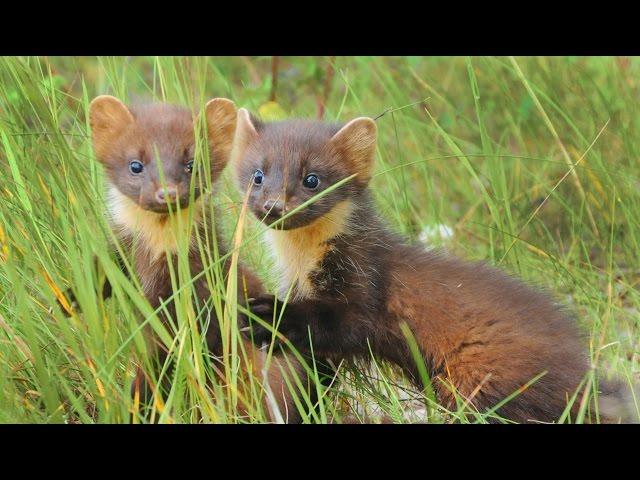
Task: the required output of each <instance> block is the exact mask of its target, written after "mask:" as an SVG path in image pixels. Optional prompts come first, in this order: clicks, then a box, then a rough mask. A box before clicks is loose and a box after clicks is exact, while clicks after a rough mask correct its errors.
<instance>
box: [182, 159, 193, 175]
mask: <svg viewBox="0 0 640 480" xmlns="http://www.w3.org/2000/svg"><path fill="white" fill-rule="evenodd" d="M184 168H185V170H186V171H187V173H191V172H193V160H189V161H188V162H187V165H186V166H185V167H184Z"/></svg>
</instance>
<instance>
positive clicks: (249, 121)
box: [233, 109, 616, 422]
mask: <svg viewBox="0 0 640 480" xmlns="http://www.w3.org/2000/svg"><path fill="white" fill-rule="evenodd" d="M376 137H377V127H376V124H375V122H374V121H373V120H372V119H370V118H366V117H361V118H356V119H355V120H352V121H350V122H348V123H346V124H337V123H323V122H318V121H308V120H287V121H280V122H273V123H265V122H262V121H259V120H258V119H256V118H255V117H253V116H252V115H250V114H249V112H248V111H247V110H245V109H240V110H239V114H238V127H237V131H236V147H235V148H236V150H235V153H234V159H233V163H234V172H235V176H236V182H237V185H238V187H239V189H240V190H241V191H243V192H247V189H250V192H249V193H248V207H249V208H250V209H251V211H252V212H253V214H254V215H255V216H256V217H257V218H258V219H259V220H261V221H263V222H264V223H266V224H269V225H272V227H273V228H270V229H269V230H268V231H267V238H268V241H269V245H270V247H271V249H272V251H273V252H274V253H275V257H276V259H277V262H278V264H279V267H280V270H281V283H280V292H279V295H278V297H279V299H284V298H285V297H286V296H287V294H289V299H288V302H287V303H286V304H285V305H284V309H283V311H282V313H281V311H280V309H281V307H282V306H283V305H282V304H280V305H278V304H277V301H274V297H273V296H272V295H266V294H265V295H262V296H260V297H259V298H256V299H255V301H253V302H252V305H251V310H252V312H253V313H254V314H256V315H257V316H258V317H259V318H261V319H262V320H263V321H264V322H266V323H268V324H270V325H271V324H272V323H273V321H274V319H275V320H276V321H279V323H277V330H278V332H279V333H280V334H281V335H282V336H284V337H286V338H287V339H288V340H289V341H290V342H291V343H292V344H293V345H295V346H296V348H298V349H300V350H301V351H308V350H309V349H310V348H313V351H314V353H315V355H316V356H318V357H319V358H321V357H325V358H327V357H328V358H333V359H337V360H340V359H353V358H357V357H360V358H368V357H370V349H371V351H372V352H373V354H374V355H375V356H376V357H378V358H382V359H386V360H388V361H391V362H392V363H395V364H397V365H398V366H400V367H401V368H402V369H403V370H404V372H405V373H406V374H407V376H408V377H409V378H410V379H411V380H413V381H414V382H416V383H417V384H418V385H419V386H423V385H422V383H423V382H422V381H421V376H420V374H419V369H418V367H417V363H416V362H415V361H414V357H413V356H412V354H411V353H410V349H409V347H408V343H407V337H406V336H405V334H404V333H403V330H402V328H401V327H402V325H403V324H405V325H406V326H408V327H409V329H410V331H411V333H412V335H413V336H414V337H415V340H416V342H417V345H418V347H419V351H420V354H421V356H422V358H423V360H424V366H425V367H426V369H427V370H428V374H429V377H430V381H431V385H432V388H433V391H434V393H435V395H436V397H437V399H438V401H439V402H440V403H441V405H443V406H444V407H446V408H447V409H449V410H454V411H455V409H456V397H457V399H458V400H459V401H460V402H461V403H462V402H468V403H467V405H470V406H473V407H475V408H476V409H477V410H478V411H479V412H487V410H488V409H492V408H493V407H496V406H498V404H499V403H500V402H501V401H503V400H504V399H506V398H507V397H509V396H510V395H512V394H516V393H517V395H516V396H515V397H514V398H513V399H511V400H510V401H508V402H507V403H506V404H504V405H502V406H500V407H499V408H498V409H497V411H496V412H495V413H497V414H498V415H500V416H501V417H503V418H505V419H507V420H511V421H515V422H529V421H531V422H533V421H535V422H553V421H557V420H558V418H559V417H560V416H561V414H562V413H563V411H564V410H565V409H566V406H567V404H568V401H567V400H568V399H570V398H572V396H573V395H574V394H576V392H577V391H578V390H579V387H580V384H581V381H582V380H583V379H584V378H585V376H586V374H587V372H588V369H589V358H588V355H587V350H586V345H585V341H584V338H583V335H582V334H581V332H580V331H579V329H578V327H577V324H576V322H575V321H574V319H573V318H571V316H570V315H568V314H567V313H566V312H565V311H564V309H563V308H561V307H560V306H558V305H557V304H555V303H554V302H553V301H552V300H551V299H550V297H549V296H548V295H547V294H545V293H542V292H541V291H537V290H535V289H533V288H531V287H530V286H527V285H525V284H524V283H522V282H521V281H519V280H517V279H515V278H513V277H511V276H509V275H507V274H505V273H503V272H501V271H499V270H497V269H496V268H492V267H490V266H488V265H485V264H483V263H474V262H469V261H464V260H461V259H458V258H455V257H453V256H451V255H449V254H446V253H443V252H438V251H434V250H426V249H424V248H423V247H420V246H417V245H412V244H410V243H408V242H407V241H405V240H404V239H403V238H401V237H400V236H399V235H397V234H396V233H393V232H392V231H391V230H390V229H389V228H388V227H387V226H385V224H384V222H383V221H382V220H381V219H380V217H379V216H378V214H377V213H376V208H375V206H374V204H373V201H372V198H371V194H370V192H369V189H368V184H369V181H370V179H371V176H372V171H373V166H374V157H375V150H376ZM352 175H355V177H353V179H352V180H350V181H347V182H345V183H344V184H343V185H341V186H339V187H338V188H336V189H335V190H333V191H331V192H330V193H328V194H325V195H324V196H322V197H321V198H318V199H317V201H315V203H311V204H309V205H308V206H306V207H304V208H302V209H301V210H300V211H298V212H297V213H294V214H293V215H291V216H290V217H288V218H286V219H284V220H281V219H282V217H283V216H285V215H286V214H287V213H288V212H291V211H292V210H293V209H295V208H296V207H298V206H300V205H302V204H303V203H304V202H307V201H309V200H310V199H312V197H314V196H315V195H317V194H320V193H321V192H323V191H324V190H326V189H327V188H328V187H330V186H332V185H335V184H336V183H337V182H338V181H341V180H344V179H346V178H348V177H349V176H352ZM274 310H275V311H276V312H275V313H276V314H275V317H274ZM257 323H258V322H255V323H254V325H253V331H252V338H253V340H254V341H255V342H256V344H257V345H261V344H263V343H264V342H269V341H272V340H273V339H272V328H266V327H265V326H264V325H261V324H257ZM540 375H541V376H540ZM538 376H540V378H538V379H537V381H534V382H533V383H532V384H530V385H529V386H528V387H527V384H528V382H531V381H533V380H535V379H536V377H538ZM518 392H519V393H518ZM615 393H616V391H615V389H613V392H612V395H613V394H615ZM577 398H578V401H576V402H575V404H574V405H575V406H576V407H577V406H578V404H579V403H580V399H581V398H582V392H579V394H578V397H577ZM575 412H576V410H575V408H574V409H573V413H575ZM605 413H606V412H601V414H605ZM574 418H575V417H574ZM489 421H501V420H499V419H496V418H495V417H491V418H489Z"/></svg>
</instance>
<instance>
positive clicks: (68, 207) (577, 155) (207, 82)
mask: <svg viewBox="0 0 640 480" xmlns="http://www.w3.org/2000/svg"><path fill="white" fill-rule="evenodd" d="M274 74H275V75H274ZM274 78H275V79H276V80H277V81H276V84H275V85H274V82H273V79H274ZM639 78H640V60H638V59H629V58H572V57H564V58H545V57H542V58H422V57H406V58H383V57H373V58H368V57H367V58H365V57H354V58H341V57H337V58H334V57H307V58H281V59H279V60H277V61H275V62H274V60H273V59H272V58H271V57H261V58H244V57H234V58H170V57H161V58H129V57H126V58H125V57H122V58H11V57H4V58H1V59H0V422H69V423H75V422H86V423H90V422H128V421H130V420H131V419H133V421H136V422H138V421H140V422H146V421H162V422H165V421H166V422H210V421H215V422H258V421H265V418H266V417H265V412H264V411H263V409H261V408H260V407H259V403H260V402H259V401H257V400H256V401H254V402H253V403H252V404H253V405H254V407H255V408H254V409H252V410H251V411H250V412H249V413H248V414H243V413H241V412H239V411H238V409H237V403H236V402H235V401H233V400H232V401H230V400H229V399H230V398H231V397H230V396H229V394H228V391H227V390H224V389H223V390H219V388H222V387H220V386H218V387H214V389H213V391H208V390H207V389H206V388H203V385H206V382H205V381H204V379H205V377H206V376H207V375H208V374H207V368H205V369H204V370H203V369H202V368H201V366H202V365H203V364H204V365H207V361H206V359H205V360H202V358H203V354H202V351H201V348H198V345H199V343H201V342H200V339H199V338H198V335H197V333H193V332H191V331H190V330H189V329H188V326H189V323H188V318H191V317H189V315H187V314H186V313H185V319H179V321H178V325H177V330H178V332H177V334H176V335H177V336H176V338H177V340H176V342H175V344H174V347H175V356H176V358H178V359H180V361H179V364H180V368H179V369H178V371H177V373H176V375H177V376H176V382H175V383H176V386H175V388H174V391H173V392H172V394H171V395H170V396H169V398H165V399H159V400H157V401H156V402H155V403H154V405H153V407H152V408H151V410H150V411H145V412H143V411H142V410H141V409H140V406H139V405H138V404H137V403H136V402H135V399H132V398H131V397H130V395H129V387H130V384H131V381H132V378H133V372H134V368H135V367H134V365H135V364H136V363H142V364H147V363H148V358H147V357H148V352H147V349H146V347H145V344H144V341H143V334H142V329H141V327H140V325H141V324H142V322H146V324H154V323H157V316H156V314H155V313H154V312H152V311H151V309H150V308H149V306H148V304H147V303H146V301H145V300H144V298H143V297H142V296H141V295H140V294H139V289H138V288H137V285H136V283H135V282H133V283H132V282H130V281H128V280H126V279H125V277H124V276H122V275H120V274H118V272H117V271H116V269H115V267H114V265H113V262H112V260H111V257H110V256H109V255H108V254H107V253H106V247H105V245H106V242H107V241H108V240H109V238H110V233H109V229H108V225H107V222H106V221H105V216H104V210H105V206H104V189H103V179H102V172H101V168H100V167H99V165H97V163H96V162H95V161H94V155H93V153H92V150H91V145H90V139H89V136H88V125H87V117H86V112H87V106H88V103H89V102H90V100H91V99H92V98H93V97H94V96H96V95H98V94H104V93H110V94H113V95H116V96H118V97H119V98H121V99H123V100H124V101H126V102H127V101H135V100H144V101H146V100H162V101H168V102H174V103H179V104H183V105H188V106H192V107H194V108H198V109H199V108H201V107H202V105H203V104H204V103H205V101H206V100H207V99H209V98H212V97H216V96H224V97H228V98H230V99H232V100H234V101H235V102H236V104H237V105H238V106H245V107H247V108H249V109H250V110H252V111H255V112H258V111H259V112H260V113H261V114H262V115H263V116H265V117H268V118H278V117H282V116H300V117H318V116H320V115H323V116H324V118H325V119H331V120H333V119H339V120H347V119H350V118H353V117H355V116H361V115H368V116H372V117H378V116H379V115H382V114H383V113H384V115H382V116H380V117H379V118H378V120H377V123H378V126H379V137H380V141H379V154H378V162H377V169H376V172H377V175H376V176H375V178H374V180H373V189H374V191H375V194H376V198H377V200H378V205H379V207H380V212H381V214H382V215H384V217H385V218H386V219H387V220H388V222H389V223H390V224H391V225H392V226H393V227H394V228H396V229H397V230H399V231H401V232H402V233H404V234H406V235H407V236H408V237H411V238H413V239H416V240H420V241H423V242H425V243H426V244H428V245H435V246H443V247H444V248H446V249H448V250H450V251H452V252H454V253H456V254H458V255H460V256H463V257H466V258H472V259H486V260H487V261H489V262H491V263H493V264H495V265H499V266H500V267H502V268H504V269H506V270H509V271H511V272H513V273H515V274H517V275H520V276H522V277H523V278H525V279H527V280H528V281H530V282H535V283H537V284H541V285H544V286H546V287H548V288H549V289H551V290H553V291H555V292H556V293H557V296H558V299H559V300H560V301H562V302H563V303H565V304H567V305H568V306H569V307H570V308H571V309H572V310H573V311H574V312H575V314H576V316H577V318H578V320H579V322H580V324H581V325H582V327H583V328H584V331H585V333H586V335H587V336H588V341H589V349H590V354H591V357H592V360H593V364H594V367H597V368H598V370H600V371H603V372H608V373H610V374H615V375H616V376H618V377H621V378H623V379H624V380H625V381H628V382H632V381H635V382H637V381H638V376H639V372H640V366H639V363H638V362H639V360H640V356H639V349H638V340H639V338H640V335H639V334H638V333H639V332H638V329H639V328H640V311H639V308H640V290H639V288H638V286H639V283H640V243H639V241H640V215H639V214H638V211H639V209H640V157H639V153H640V152H639V149H640V131H639V128H640V115H639V114H638V109H637V104H638V101H639V99H640V83H639V80H638V79H639ZM216 201H217V202H218V204H219V205H220V206H221V207H222V208H221V210H222V211H223V212H225V213H226V214H227V215H224V218H223V219H220V220H221V221H222V222H223V223H224V225H223V230H224V232H225V235H224V238H225V239H226V240H227V241H228V242H229V243H230V242H231V236H232V235H233V233H234V231H235V227H236V225H237V223H238V222H237V221H238V215H239V203H238V202H239V198H238V195H237V193H236V192H235V190H234V188H233V185H232V184H231V181H230V176H229V172H228V171H227V172H225V175H224V177H223V179H222V181H221V183H220V185H219V188H218V189H217V192H216ZM259 233H260V231H259V229H258V227H257V226H256V225H255V222H254V221H253V220H247V222H246V229H245V234H244V235H245V240H247V239H249V240H250V241H247V242H245V246H244V248H243V249H242V250H241V252H240V255H241V257H242V258H243V259H244V260H245V261H246V262H247V263H249V264H250V265H251V266H252V267H253V268H255V269H256V271H257V272H258V273H259V274H260V276H261V278H262V279H263V280H264V281H265V282H266V284H267V285H268V286H269V287H270V288H273V287H274V285H275V279H274V278H273V277H272V275H271V273H270V272H271V260H270V257H269V255H268V253H267V252H266V249H265V248H264V247H262V245H261V243H260V241H259V238H258V237H259ZM94 253H95V254H98V256H99V258H100V263H101V265H102V268H103V269H104V272H106V275H107V276H108V277H109V278H110V279H111V280H112V282H115V284H116V287H115V290H116V294H115V296H114V298H113V299H111V300H108V301H106V302H102V301H100V300H99V298H98V297H97V295H96V290H97V289H98V287H97V285H98V283H99V276H98V273H97V272H96V271H95V268H94V267H93V264H92V261H91V259H92V257H93V255H94ZM213 281H214V283H216V282H217V281H216V280H215V279H214V280H213ZM216 285H217V286H216V288H219V291H220V292H222V293H223V294H224V289H225V285H224V284H221V282H217V283H216ZM69 287H71V288H72V289H73V290H74V292H75V294H76V296H77V297H78V302H79V303H80V305H81V307H82V313H81V314H75V315H73V316H71V317H66V316H65V315H64V314H63V311H62V309H61V308H60V307H59V306H58V305H57V303H56V299H57V298H58V299H59V298H61V296H62V292H64V291H65V290H66V289H67V288H69ZM185 308H186V307H185ZM233 315H234V312H231V313H230V312H226V313H225V318H226V319H227V320H229V322H227V323H228V324H232V323H233V318H232V317H233ZM226 328H231V327H226ZM187 331H189V332H190V333H189V334H188V335H183V333H184V332H187ZM558 348H562V345H558ZM338 377H339V380H340V381H338V382H336V383H335V388H333V389H331V390H329V391H325V389H324V387H322V386H320V385H318V386H317V388H318V391H319V392H320V394H321V399H320V402H319V403H320V404H319V406H317V407H316V408H315V410H314V412H313V413H312V414H311V415H309V416H308V417H306V419H305V421H308V422H327V421H339V418H340V417H341V416H344V415H355V416H356V418H360V415H361V414H362V412H364V411H366V412H369V413H373V414H376V412H377V413H379V412H385V413H386V414H387V415H389V416H391V417H392V418H393V419H394V420H395V421H397V422H402V421H412V420H415V419H416V418H419V419H421V420H423V421H425V420H426V421H429V422H442V421H450V420H452V419H458V420H460V421H470V422H477V421H480V422H482V421H484V420H485V418H484V417H483V416H482V415H474V414H473V412H471V413H469V412H467V414H466V415H464V411H465V407H464V406H462V407H461V408H460V410H459V411H457V412H445V411H444V410H443V409H442V408H440V407H439V406H438V405H435V404H434V403H433V401H431V400H429V399H428V398H426V397H425V396H423V395H422V394H421V393H420V392H416V391H415V389H414V388H413V387H410V386H408V385H407V384H406V383H405V382H404V381H403V379H402V378H401V375H400V374H399V373H398V372H396V371H394V370H393V369H392V368H390V367H389V366H388V365H385V364H382V363H379V362H375V363H374V364H373V366H365V365H361V366H355V367H351V366H346V365H343V366H340V369H339V372H338ZM227 381H228V382H229V384H234V382H237V381H238V379H237V375H236V374H235V373H233V372H232V374H231V376H230V377H229V378H227ZM223 383H224V382H223ZM257 391H258V390H256V392H257ZM257 395H258V393H256V396H257ZM303 397H304V395H301V398H302V401H301V405H302V404H304V403H305V399H304V398H303ZM132 413H133V415H131V414H132ZM563 421H582V418H578V419H570V418H568V417H566V418H563Z"/></svg>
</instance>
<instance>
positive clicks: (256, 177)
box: [253, 170, 264, 185]
mask: <svg viewBox="0 0 640 480" xmlns="http://www.w3.org/2000/svg"><path fill="white" fill-rule="evenodd" d="M263 180H264V173H262V170H256V171H255V172H253V183H255V184H256V185H262V181H263Z"/></svg>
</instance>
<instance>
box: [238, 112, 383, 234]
mask: <svg viewBox="0 0 640 480" xmlns="http://www.w3.org/2000/svg"><path fill="white" fill-rule="evenodd" d="M376 134H377V129H376V124H375V122H374V121H373V120H372V119H370V118H366V117H360V118H356V119H355V120H351V121H350V122H348V123H347V124H345V125H340V124H331V123H324V122H319V121H310V120H289V121H283V122H273V123H262V122H260V121H258V120H257V119H255V118H253V117H252V116H251V115H250V114H249V112H248V111H247V110H245V109H244V108H241V109H240V110H239V111H238V126H237V130H236V151H235V163H236V166H235V170H236V171H235V173H236V181H237V182H238V186H239V188H240V189H241V191H246V190H247V189H250V192H249V207H250V209H251V210H252V212H253V213H254V215H255V216H256V217H257V218H258V219H260V220H263V221H264V222H265V223H267V224H271V223H273V222H274V221H276V220H278V219H279V218H281V217H282V216H284V215H285V214H286V213H287V212H290V211H291V210H293V209H294V208H296V207H298V206H299V205H301V204H302V203H304V202H306V201H308V200H310V199H311V198H312V197H314V196H315V195H317V194H318V193H320V192H322V191H323V190H325V189H327V188H329V187H331V186H332V185H334V184H336V183H337V182H339V181H340V180H343V179H345V178H347V177H349V176H351V175H353V174H356V177H355V178H353V179H352V180H350V181H347V182H346V183H344V184H342V185H341V186H339V187H338V188H336V189H334V190H333V191H332V192H330V193H328V194H326V195H325V196H323V197H321V198H319V199H317V200H316V201H314V202H313V203H311V204H310V205H308V206H307V207H305V208H303V209H302V210H300V211H299V212H297V213H295V214H294V215H292V216H291V217H289V218H287V219H285V220H284V221H283V222H280V224H279V225H277V226H276V227H275V228H282V229H285V230H288V229H294V228H299V227H304V226H306V225H310V224H312V223H313V222H314V221H315V220H317V219H319V218H321V217H323V216H324V215H326V214H327V213H328V212H330V211H331V209H332V208H333V207H334V206H336V205H337V204H338V203H340V202H342V201H344V200H348V199H349V198H352V197H353V196H355V195H358V194H359V193H361V192H362V191H363V190H364V189H365V188H366V187H367V184H368V183H369V180H370V179H371V174H372V171H373V164H374V157H375V148H376Z"/></svg>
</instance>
